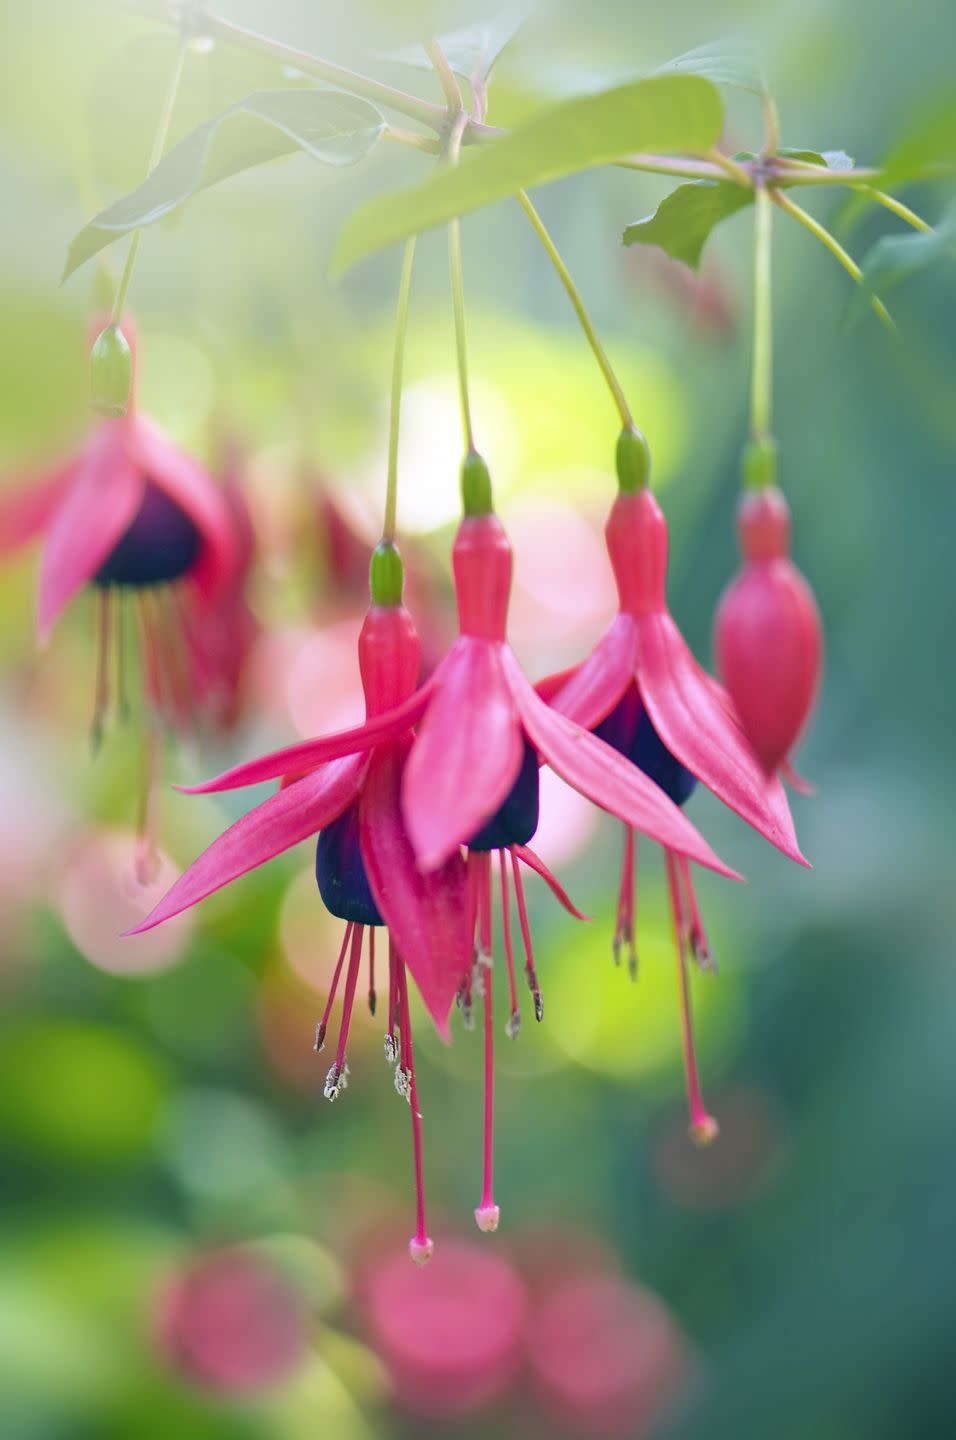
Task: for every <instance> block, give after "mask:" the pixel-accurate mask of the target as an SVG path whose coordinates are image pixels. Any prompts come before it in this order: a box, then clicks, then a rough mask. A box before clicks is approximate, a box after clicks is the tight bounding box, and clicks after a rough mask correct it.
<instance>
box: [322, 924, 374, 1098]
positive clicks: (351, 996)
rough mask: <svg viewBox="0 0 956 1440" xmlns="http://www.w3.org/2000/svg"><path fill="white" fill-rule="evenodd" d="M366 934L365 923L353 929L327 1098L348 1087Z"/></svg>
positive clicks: (328, 1080)
mask: <svg viewBox="0 0 956 1440" xmlns="http://www.w3.org/2000/svg"><path fill="white" fill-rule="evenodd" d="M364 934H365V926H364V925H356V926H355V928H354V929H353V931H352V946H351V949H350V951H349V968H348V970H347V971H346V974H345V994H344V995H343V997H342V1021H341V1024H340V1025H339V1043H338V1045H337V1046H336V1050H335V1060H334V1062H333V1064H332V1068H331V1069H330V1070H329V1073H328V1075H326V1077H325V1089H324V1091H323V1094H324V1095H325V1098H326V1100H337V1099H338V1097H339V1096H340V1095H341V1093H342V1091H343V1090H346V1089H348V1083H349V1067H348V1065H347V1064H346V1063H345V1047H346V1045H347V1043H348V1038H349V1025H350V1024H351V1022H352V1004H353V1001H354V1000H355V987H356V985H357V984H358V973H359V967H360V965H361V963H362V937H363V935H364Z"/></svg>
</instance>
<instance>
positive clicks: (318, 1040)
mask: <svg viewBox="0 0 956 1440" xmlns="http://www.w3.org/2000/svg"><path fill="white" fill-rule="evenodd" d="M312 1048H313V1050H314V1051H315V1053H316V1055H318V1054H320V1053H321V1051H322V1050H324V1049H325V1022H324V1021H322V1020H320V1021H319V1023H318V1025H316V1027H315V1044H314V1045H313V1046H312Z"/></svg>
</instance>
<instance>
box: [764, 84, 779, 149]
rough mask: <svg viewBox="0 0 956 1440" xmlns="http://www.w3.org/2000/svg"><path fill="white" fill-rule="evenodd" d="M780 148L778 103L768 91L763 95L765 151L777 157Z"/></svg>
mask: <svg viewBox="0 0 956 1440" xmlns="http://www.w3.org/2000/svg"><path fill="white" fill-rule="evenodd" d="M779 148H780V115H779V113H778V111H777V102H776V100H774V98H773V96H772V95H770V94H769V93H768V92H767V91H766V90H765V91H764V93H763V151H764V155H776V153H777V150H778V149H779Z"/></svg>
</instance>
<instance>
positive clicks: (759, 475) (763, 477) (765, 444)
mask: <svg viewBox="0 0 956 1440" xmlns="http://www.w3.org/2000/svg"><path fill="white" fill-rule="evenodd" d="M740 469H741V475H742V477H743V482H744V485H745V487H746V488H747V489H748V490H766V489H767V487H768V486H770V485H773V484H774V482H775V481H776V478H777V442H776V441H775V440H773V439H769V438H768V439H766V440H751V442H750V444H749V445H746V446H745V447H744V453H743V458H742V460H741V465H740Z"/></svg>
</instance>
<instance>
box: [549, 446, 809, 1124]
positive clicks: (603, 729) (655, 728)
mask: <svg viewBox="0 0 956 1440" xmlns="http://www.w3.org/2000/svg"><path fill="white" fill-rule="evenodd" d="M619 456H620V461H621V463H620V473H621V476H622V484H621V493H620V494H619V495H618V497H617V499H616V500H615V502H614V505H613V507H612V510H611V515H610V518H609V520H608V523H607V527H606V537H607V545H608V551H609V554H610V558H611V565H612V568H613V570H614V575H615V579H616V581H617V587H618V596H619V603H620V609H619V613H618V615H617V616H616V617H615V619H614V620H613V621H612V622H611V625H610V627H609V628H608V630H607V631H606V632H605V634H604V636H603V637H602V638H601V640H599V641H598V643H597V645H596V646H595V648H594V650H593V651H592V652H591V654H590V656H589V657H588V658H587V659H586V660H585V661H584V662H583V663H582V664H580V665H578V666H575V667H574V668H573V669H571V670H569V671H565V672H563V673H562V674H561V675H557V676H551V677H549V678H548V679H547V680H545V681H542V682H541V684H540V685H539V687H538V689H539V692H540V693H541V694H542V696H544V697H545V698H547V699H548V700H549V701H550V703H551V705H552V706H553V707H554V709H555V710H556V711H558V712H560V713H561V714H562V715H566V716H569V717H570V718H572V719H573V720H575V721H577V722H578V723H579V724H581V725H583V726H585V727H586V728H587V729H588V730H593V731H594V732H595V733H596V734H598V735H600V736H602V737H603V738H604V739H605V740H606V741H607V742H608V743H609V744H610V745H612V746H613V747H614V748H615V750H617V751H619V752H620V753H621V755H622V756H627V757H628V759H629V760H631V761H632V762H633V763H634V765H635V766H636V767H638V768H639V769H640V770H641V771H643V772H644V773H645V775H646V776H647V777H649V778H650V779H651V780H653V781H654V782H656V784H657V785H658V786H659V787H660V788H661V790H662V791H663V792H664V793H666V794H667V795H668V796H669V797H670V798H671V800H672V801H674V802H675V804H677V805H683V804H685V803H686V801H687V800H688V799H689V797H690V795H691V794H692V793H693V790H694V788H695V786H696V784H697V782H698V781H700V782H701V783H703V784H704V785H706V786H707V788H708V789H709V790H711V791H713V793H714V794H715V795H717V796H718V798H719V799H721V800H723V801H724V803H725V804H727V805H729V806H730V808H731V809H732V810H734V811H736V813H737V814H738V815H740V816H741V817H742V818H743V819H744V820H746V821H747V822H748V824H750V825H751V826H752V827H753V828H754V829H755V830H757V831H758V832H759V833H760V834H761V835H763V836H765V838H766V839H768V840H769V841H770V842H771V844H773V845H775V846H776V847H777V848H778V849H779V850H781V851H782V852H783V853H784V854H785V855H788V856H789V857H790V858H792V859H794V860H796V861H798V862H799V863H800V864H804V865H805V864H806V863H807V862H806V861H805V860H804V858H803V856H802V855H801V853H800V849H799V846H798V844H797V839H796V834H795V832H794V828H793V820H792V818H791V815H790V809H789V806H788V804H787V799H786V795H785V793H784V790H783V786H782V785H781V784H780V782H779V781H778V780H777V779H775V778H773V777H769V776H767V775H766V774H765V772H764V770H763V768H762V766H761V765H760V762H759V761H758V759H757V757H756V755H755V754H754V752H753V749H752V748H751V746H750V743H749V741H748V739H747V737H746V735H745V734H744V731H743V729H742V728H741V725H740V721H739V719H738V717H737V715H736V712H735V709H734V706H733V702H732V701H731V699H730V697H729V696H728V695H727V693H726V692H725V691H724V690H722V689H721V687H720V686H719V685H718V684H717V682H716V681H715V680H713V679H712V678H711V676H709V675H707V674H706V672H705V671H704V670H703V669H702V668H701V667H700V666H699V665H698V664H697V662H696V660H695V659H694V657H693V655H692V654H691V652H690V650H689V648H688V646H687V644H686V642H685V641H684V638H683V636H682V635H681V633H680V631H679V630H678V628H677V626H676V624H675V623H674V621H673V619H672V618H671V615H670V613H669V611H668V609H667V601H666V595H665V586H666V576H667V524H666V521H665V519H664V516H663V514H662V512H661V509H660V507H659V505H658V504H657V501H656V500H655V499H654V496H653V495H652V494H651V492H650V490H649V489H648V488H647V487H646V483H645V482H646V467H647V458H646V449H645V448H644V442H643V440H642V439H641V437H639V436H637V435H636V433H632V432H625V435H624V437H622V447H621V451H619ZM664 850H665V854H666V863H667V875H668V889H669V892H670V899H671V910H672V916H673V922H674V931H675V939H676V946H677V961H678V974H679V979H680V993H681V1011H682V1030H683V1036H684V1047H685V1064H686V1071H687V1086H688V1095H689V1102H690V1109H691V1133H692V1135H693V1136H694V1137H695V1138H696V1139H697V1140H699V1141H707V1140H710V1139H712V1138H713V1136H714V1135H715V1134H716V1133H717V1127H716V1123H715V1122H714V1120H713V1119H712V1118H711V1117H710V1116H709V1115H708V1113H707V1110H706V1107H705V1106H704V1104H703V1100H702V1098H701V1094H700V1087H699V1083H698V1076H697V1066H696V1060H695V1055H694V1043H693V1028H692V1022H691V1012H690V990H689V981H688V975H687V963H686V962H687V955H686V952H687V949H688V948H689V950H690V952H691V953H692V954H693V956H694V958H695V959H696V960H697V961H698V963H699V964H701V965H703V966H705V967H709V966H710V964H711V960H710V947H709V944H708V941H707V937H706V934H705V931H704V928H703V924H702V921H701V916H700V909H699V906H698V903H697V897H696V893H695V890H694V885H693V880H692V876H691V869H690V861H691V860H693V859H694V857H693V856H692V855H689V854H688V853H686V852H684V853H683V854H682V853H681V852H680V851H678V850H677V849H675V847H674V846H672V845H669V844H668V843H666V842H665V843H664ZM636 874H637V850H636V840H635V835H634V829H633V827H631V826H629V825H627V824H625V832H624V854H623V861H622V867H621V885H620V891H619V897H618V914H617V925H616V929H615V937H614V951H615V957H616V958H618V957H619V955H620V952H621V949H622V948H623V947H625V946H626V947H627V950H628V953H629V963H630V968H631V972H632V974H635V973H636V968H637V952H636V949H635V944H634V923H635V896H636Z"/></svg>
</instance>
